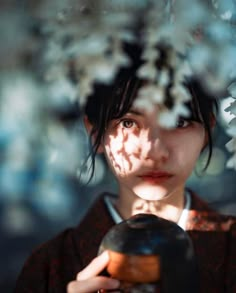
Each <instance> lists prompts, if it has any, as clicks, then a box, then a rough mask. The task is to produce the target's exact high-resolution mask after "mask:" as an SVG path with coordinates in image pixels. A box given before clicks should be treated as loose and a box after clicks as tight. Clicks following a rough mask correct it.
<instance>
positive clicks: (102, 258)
mask: <svg viewBox="0 0 236 293" xmlns="http://www.w3.org/2000/svg"><path fill="white" fill-rule="evenodd" d="M108 261H109V255H108V252H107V251H104V252H103V253H102V254H100V255H99V256H97V257H96V258H94V259H93V260H92V261H91V263H90V264H89V265H88V266H87V267H86V268H85V269H83V270H82V271H81V272H79V273H78V274H77V277H76V280H78V281H82V280H86V279H90V278H92V277H95V276H97V275H98V274H99V273H100V272H101V271H102V270H104V269H105V267H106V266H107V264H108Z"/></svg>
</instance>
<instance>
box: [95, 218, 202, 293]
mask: <svg viewBox="0 0 236 293" xmlns="http://www.w3.org/2000/svg"><path fill="white" fill-rule="evenodd" d="M104 250H107V251H108V253H109V256H110V261H109V264H108V266H107V268H106V270H105V271H104V274H105V275H108V276H111V277H113V278H115V279H118V280H120V282H121V288H120V292H123V293H139V292H140V293H141V292H142V293H144V292H147V293H159V292H161V293H174V292H175V293H176V292H181V293H185V292H186V293H189V292H191V293H195V292H198V289H197V288H198V273H197V266H196V263H195V257H194V251H193V247H192V243H191V240H190V238H189V236H188V234H187V233H186V232H185V231H184V230H182V229H181V228H180V227H179V226H178V225H177V224H175V223H173V222H170V221H167V220H165V219H162V218H159V217H156V216H154V215H150V214H139V215H136V216H133V217H131V218H130V219H128V220H126V221H123V222H121V223H120V224H118V225H115V226H114V227H112V229H111V230H110V231H108V233H107V234H106V235H105V236H104V238H103V240H102V242H101V245H100V248H99V253H101V252H102V251H104ZM104 292H105V291H104ZM107 292H108V291H107ZM116 292H117V290H116Z"/></svg>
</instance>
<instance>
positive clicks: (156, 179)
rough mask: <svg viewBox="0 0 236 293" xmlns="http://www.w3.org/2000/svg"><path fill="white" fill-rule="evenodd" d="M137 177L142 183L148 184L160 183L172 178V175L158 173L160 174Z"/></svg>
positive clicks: (146, 174)
mask: <svg viewBox="0 0 236 293" xmlns="http://www.w3.org/2000/svg"><path fill="white" fill-rule="evenodd" d="M138 177H139V178H141V179H142V180H143V181H146V182H149V183H161V182H164V181H166V180H168V179H169V178H171V177H173V174H170V173H167V172H162V171H160V172H149V173H145V174H142V175H140V176H138Z"/></svg>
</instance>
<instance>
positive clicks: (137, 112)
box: [127, 109, 144, 116]
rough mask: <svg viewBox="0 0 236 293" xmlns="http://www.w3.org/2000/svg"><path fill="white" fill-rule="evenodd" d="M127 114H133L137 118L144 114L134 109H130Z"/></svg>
mask: <svg viewBox="0 0 236 293" xmlns="http://www.w3.org/2000/svg"><path fill="white" fill-rule="evenodd" d="M127 114H134V115H138V116H143V115H144V114H143V113H142V112H140V111H138V110H136V109H130V110H129V111H128V112H127Z"/></svg>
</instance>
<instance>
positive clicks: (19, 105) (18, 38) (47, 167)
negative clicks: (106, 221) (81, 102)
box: [0, 0, 236, 292]
mask: <svg viewBox="0 0 236 293" xmlns="http://www.w3.org/2000/svg"><path fill="white" fill-rule="evenodd" d="M41 2H42V3H43V4H42V3H41ZM41 2H40V1H37V2H36V1H23V0H22V1H20V0H19V1H13V0H11V1H7V0H5V1H4V0H3V1H1V4H0V27H1V44H0V58H1V59H0V162H1V164H0V235H1V238H0V259H1V261H0V292H12V290H13V288H14V283H15V280H16V277H17V275H18V274H19V271H20V270H21V268H22V265H23V263H24V261H25V259H26V257H27V256H28V255H29V254H30V253H31V252H32V250H33V249H34V247H36V246H37V245H39V244H40V243H42V242H44V241H46V240H48V239H49V238H52V237H53V236H54V235H56V234H57V233H58V232H60V231H61V230H63V229H65V228H66V227H68V226H72V225H76V224H78V222H79V221H80V219H81V218H82V217H83V215H84V213H85V212H86V210H87V209H88V207H89V206H90V205H91V203H92V202H93V201H94V200H95V197H96V196H97V195H98V194H99V193H100V192H102V191H113V192H115V190H116V184H115V182H114V179H113V177H112V175H111V174H110V173H109V171H108V168H107V166H106V164H105V162H104V160H103V158H102V157H98V158H97V162H96V170H95V171H96V172H95V178H94V179H93V180H92V182H91V183H90V184H89V185H86V184H85V182H86V180H87V178H88V174H87V172H82V173H81V170H82V168H83V169H84V165H83V162H84V158H85V156H86V151H87V148H88V143H87V137H86V134H85V131H84V128H83V124H82V122H81V117H80V113H79V111H78V109H77V105H76V104H75V103H73V102H71V101H70V100H69V99H68V97H67V96H66V95H67V92H68V90H69V89H68V88H66V87H67V85H66V84H60V85H58V84H57V85H56V86H54V87H51V88H50V89H48V88H46V87H45V84H44V83H43V82H42V80H41V79H40V71H41V70H42V68H41V67H40V65H39V64H38V62H37V61H38V60H37V58H36V57H35V56H37V53H38V51H40V50H43V49H44V48H43V47H41V45H40V43H39V40H40V37H41V32H40V26H39V24H38V19H40V14H43V13H46V12H47V13H48V11H50V9H48V7H49V6H50V7H51V8H53V10H54V11H59V10H60V9H63V5H65V1H51V2H50V1H49V2H50V4H49V2H47V1H41ZM45 3H46V4H47V5H46V4H45ZM39 11H40V12H39ZM229 103H230V98H226V99H224V100H222V105H221V107H220V115H219V119H218V126H217V128H216V130H215V134H214V136H215V142H216V143H215V147H214V151H213V156H212V162H211V164H210V166H209V168H208V170H207V171H206V172H205V173H204V175H197V174H199V173H200V171H199V170H201V167H202V165H203V164H204V154H203V156H202V159H201V160H200V161H199V165H198V167H197V171H196V172H194V173H193V175H192V176H191V178H190V179H189V182H188V186H190V187H192V188H193V189H194V190H195V191H196V192H198V193H199V194H200V196H201V197H203V198H204V199H205V200H207V201H208V202H209V204H210V205H211V206H212V207H213V208H215V209H217V210H219V211H220V212H222V213H225V214H234V215H236V194H235V190H236V180H235V179H236V176H235V171H232V170H229V169H226V168H225V164H226V161H227V159H228V158H229V154H228V153H227V151H226V149H225V143H227V142H228V141H229V139H230V138H229V137H228V136H227V135H226V133H225V126H226V125H227V123H228V121H229V119H230V117H229V116H228V115H229V114H228V113H226V112H224V111H223V110H222V109H223V108H226V106H227V105H229Z"/></svg>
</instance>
